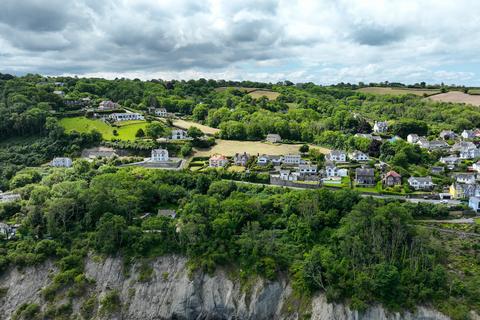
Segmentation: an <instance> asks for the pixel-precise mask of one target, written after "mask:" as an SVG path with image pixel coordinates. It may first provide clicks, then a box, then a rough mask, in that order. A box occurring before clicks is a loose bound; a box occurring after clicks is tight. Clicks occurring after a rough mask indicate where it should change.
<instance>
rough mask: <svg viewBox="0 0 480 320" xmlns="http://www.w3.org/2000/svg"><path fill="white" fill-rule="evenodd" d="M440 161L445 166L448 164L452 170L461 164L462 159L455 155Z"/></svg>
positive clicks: (442, 158)
mask: <svg viewBox="0 0 480 320" xmlns="http://www.w3.org/2000/svg"><path fill="white" fill-rule="evenodd" d="M439 161H440V162H441V163H443V164H446V165H447V166H448V168H449V169H451V168H454V167H455V166H456V165H457V164H458V163H459V162H460V158H459V157H457V156H454V155H450V156H447V157H441V158H440V160H439Z"/></svg>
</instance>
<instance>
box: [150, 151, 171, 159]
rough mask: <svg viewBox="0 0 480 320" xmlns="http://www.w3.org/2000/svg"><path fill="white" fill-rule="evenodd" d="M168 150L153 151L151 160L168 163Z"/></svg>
mask: <svg viewBox="0 0 480 320" xmlns="http://www.w3.org/2000/svg"><path fill="white" fill-rule="evenodd" d="M168 159H169V158H168V150H167V149H153V150H152V157H151V160H152V161H153V162H166V161H168Z"/></svg>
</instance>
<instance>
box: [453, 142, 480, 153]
mask: <svg viewBox="0 0 480 320" xmlns="http://www.w3.org/2000/svg"><path fill="white" fill-rule="evenodd" d="M476 147H477V146H476V145H475V143H473V142H471V141H460V142H457V143H455V144H454V145H453V146H452V147H451V148H450V150H451V151H452V152H459V151H461V150H463V149H474V148H476Z"/></svg>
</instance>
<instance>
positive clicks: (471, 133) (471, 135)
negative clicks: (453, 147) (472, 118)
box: [461, 130, 475, 139]
mask: <svg viewBox="0 0 480 320" xmlns="http://www.w3.org/2000/svg"><path fill="white" fill-rule="evenodd" d="M461 136H462V138H463V139H473V138H475V132H474V131H473V130H463V131H462V134H461Z"/></svg>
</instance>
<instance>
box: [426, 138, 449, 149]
mask: <svg viewBox="0 0 480 320" xmlns="http://www.w3.org/2000/svg"><path fill="white" fill-rule="evenodd" d="M448 147H449V145H448V143H446V142H445V141H443V140H432V141H429V143H428V149H429V150H439V149H446V148H448Z"/></svg>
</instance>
